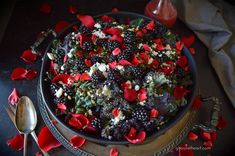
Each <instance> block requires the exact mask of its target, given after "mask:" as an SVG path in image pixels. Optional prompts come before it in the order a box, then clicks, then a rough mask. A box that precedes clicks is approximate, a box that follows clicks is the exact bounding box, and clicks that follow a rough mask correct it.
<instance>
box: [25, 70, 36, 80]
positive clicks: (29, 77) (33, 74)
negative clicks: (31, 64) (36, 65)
mask: <svg viewBox="0 0 235 156" xmlns="http://www.w3.org/2000/svg"><path fill="white" fill-rule="evenodd" d="M36 76H37V71H36V70H32V69H31V70H28V72H27V74H26V75H25V78H26V79H27V80H32V79H34V78H35V77H36Z"/></svg>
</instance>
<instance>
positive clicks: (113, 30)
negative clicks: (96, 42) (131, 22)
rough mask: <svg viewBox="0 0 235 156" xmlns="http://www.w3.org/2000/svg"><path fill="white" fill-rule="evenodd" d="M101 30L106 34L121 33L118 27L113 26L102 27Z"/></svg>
mask: <svg viewBox="0 0 235 156" xmlns="http://www.w3.org/2000/svg"><path fill="white" fill-rule="evenodd" d="M103 32H104V33H106V34H110V35H120V34H121V30H120V29H118V28H114V27H111V28H107V29H104V30H103Z"/></svg>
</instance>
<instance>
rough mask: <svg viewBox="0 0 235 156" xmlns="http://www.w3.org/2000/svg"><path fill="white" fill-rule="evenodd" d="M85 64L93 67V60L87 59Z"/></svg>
mask: <svg viewBox="0 0 235 156" xmlns="http://www.w3.org/2000/svg"><path fill="white" fill-rule="evenodd" d="M85 64H86V66H87V67H91V60H89V59H85Z"/></svg>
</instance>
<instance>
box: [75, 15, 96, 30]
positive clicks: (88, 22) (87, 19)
mask: <svg viewBox="0 0 235 156" xmlns="http://www.w3.org/2000/svg"><path fill="white" fill-rule="evenodd" d="M77 18H78V19H79V20H80V21H81V22H82V24H84V25H85V26H86V27H87V28H88V29H93V27H94V25H95V20H94V19H93V17H92V16H88V15H77Z"/></svg>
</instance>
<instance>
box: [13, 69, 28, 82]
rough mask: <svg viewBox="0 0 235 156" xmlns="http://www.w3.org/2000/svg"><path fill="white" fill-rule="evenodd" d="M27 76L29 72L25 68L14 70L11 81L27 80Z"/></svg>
mask: <svg viewBox="0 0 235 156" xmlns="http://www.w3.org/2000/svg"><path fill="white" fill-rule="evenodd" d="M26 74H27V70H26V69H25V68H22V67H17V68H15V69H14V70H13V72H12V74H11V79H12V80H17V79H23V78H25V76H26Z"/></svg>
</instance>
